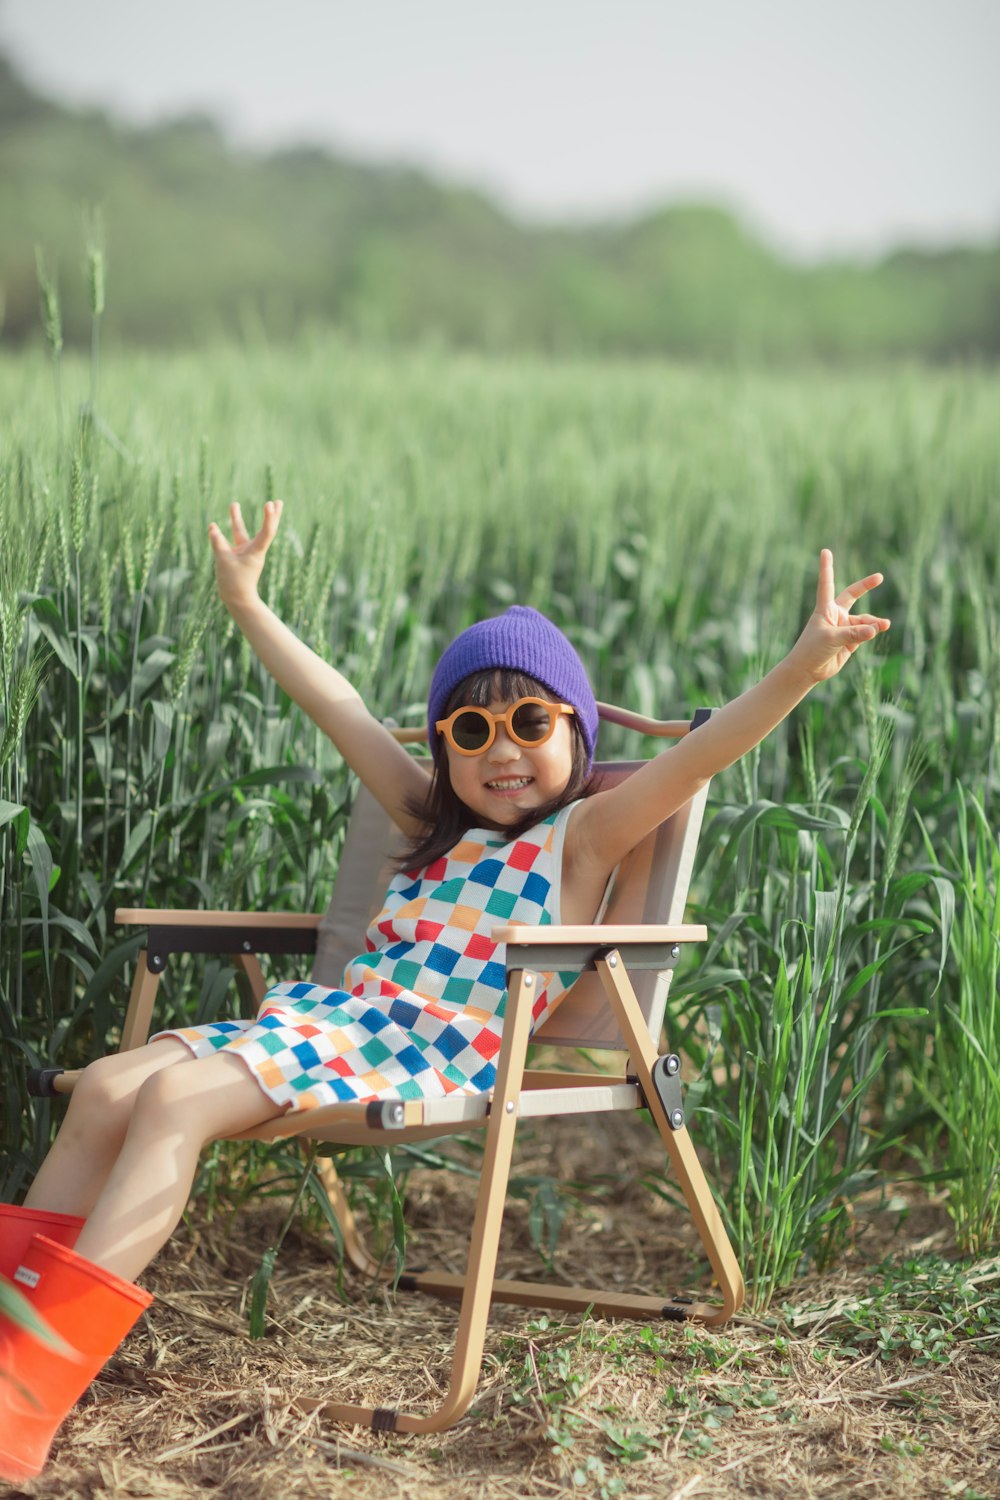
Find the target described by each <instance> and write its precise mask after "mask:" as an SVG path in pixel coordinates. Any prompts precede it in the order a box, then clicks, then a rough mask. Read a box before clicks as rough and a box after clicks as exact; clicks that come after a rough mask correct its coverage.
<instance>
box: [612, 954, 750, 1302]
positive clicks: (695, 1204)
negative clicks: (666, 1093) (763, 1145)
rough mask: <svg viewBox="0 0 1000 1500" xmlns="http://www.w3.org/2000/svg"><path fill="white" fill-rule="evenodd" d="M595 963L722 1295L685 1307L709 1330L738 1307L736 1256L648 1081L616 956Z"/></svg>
mask: <svg viewBox="0 0 1000 1500" xmlns="http://www.w3.org/2000/svg"><path fill="white" fill-rule="evenodd" d="M596 963H597V971H598V973H599V975H600V977H601V983H602V984H603V986H604V990H605V992H606V994H607V996H608V999H609V1000H610V1002H611V1004H612V1006H613V1007H614V1011H615V1016H616V1018H617V1020H618V1024H619V1026H620V1027H621V1032H622V1036H623V1037H624V1038H625V1042H626V1045H627V1047H628V1052H629V1058H630V1060H631V1064H632V1067H633V1068H634V1069H635V1072H636V1073H637V1075H638V1078H639V1084H640V1086H641V1088H642V1092H643V1094H644V1096H645V1099H646V1102H647V1104H648V1106H649V1112H650V1114H651V1115H652V1117H653V1119H654V1120H655V1121H656V1125H657V1128H658V1130H659V1132H660V1135H661V1137H662V1139H663V1144H664V1146H665V1147H666V1151H667V1155H668V1156H669V1157H670V1162H671V1165H672V1166H673V1169H674V1172H675V1173H676V1175H677V1179H678V1181H679V1183H680V1186H681V1189H682V1191H683V1193H684V1197H685V1200H686V1201H687V1205H688V1208H689V1209H690V1210H691V1217H692V1218H693V1219H694V1222H695V1225H696V1227H697V1230H698V1234H699V1235H700V1237H701V1242H702V1244H703V1246H704V1247H705V1253H706V1254H707V1256H708V1258H709V1261H710V1262H711V1266H712V1270H713V1271H714V1272H715V1276H716V1280H717V1281H718V1283H719V1289H720V1291H721V1293H722V1304H721V1306H717V1305H715V1306H713V1305H712V1304H710V1303H693V1304H692V1305H691V1306H690V1307H689V1308H688V1309H687V1315H688V1316H689V1317H692V1318H697V1319H698V1321H699V1322H703V1323H707V1324H709V1325H710V1326H713V1327H714V1326H716V1325H718V1324H720V1323H724V1322H725V1321H726V1320H727V1318H730V1317H732V1315H733V1313H735V1312H738V1311H739V1309H740V1308H741V1307H742V1305H743V1297H744V1286H743V1276H742V1273H741V1271H740V1268H739V1264H738V1263H737V1260H736V1256H735V1255H734V1254H733V1248H732V1246H731V1245H730V1243H729V1238H728V1236H727V1234H726V1231H725V1227H724V1225H723V1223H722V1219H721V1217H720V1215H719V1210H718V1209H717V1208H716V1206H715V1200H714V1199H713V1197H712V1193H711V1190H710V1188H709V1186H708V1183H707V1181H706V1180H705V1173H704V1171H703V1170H702V1165H701V1162H700V1161H699V1160H698V1155H697V1153H696V1151H695V1149H694V1145H693V1143H692V1141H691V1137H690V1135H689V1134H688V1132H687V1129H686V1127H685V1126H683V1125H682V1126H681V1127H680V1129H677V1130H675V1129H674V1127H673V1126H672V1125H671V1124H670V1121H669V1120H668V1118H667V1114H666V1111H665V1109H664V1108H663V1105H662V1104H661V1103H660V1099H659V1096H658V1094H657V1092H656V1088H655V1085H654V1083H653V1066H654V1064H655V1063H656V1059H657V1052H656V1048H655V1046H654V1045H653V1041H652V1038H651V1037H650V1035H649V1032H648V1030H647V1028H646V1024H645V1020H644V1018H643V1015H642V1011H641V1009H640V1008H639V1002H638V999H637V998H636V994H635V991H634V990H633V988H632V984H631V981H630V980H629V977H628V974H627V973H626V972H625V965H624V963H623V962H622V958H621V955H620V954H619V953H617V952H611V953H608V954H606V955H605V956H604V957H603V958H599V959H597V961H596Z"/></svg>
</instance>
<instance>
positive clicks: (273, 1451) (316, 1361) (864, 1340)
mask: <svg viewBox="0 0 1000 1500" xmlns="http://www.w3.org/2000/svg"><path fill="white" fill-rule="evenodd" d="M622 1162H627V1163H628V1170H627V1173H623V1171H622V1166H621V1164H622ZM556 1163H558V1164H559V1165H560V1166H562V1167H563V1168H564V1169H565V1170H567V1171H568V1172H569V1174H570V1175H571V1176H574V1175H575V1174H577V1173H578V1172H579V1173H581V1174H583V1173H584V1172H585V1171H586V1172H588V1173H593V1172H594V1171H595V1170H596V1173H597V1178H598V1180H599V1181H600V1182H602V1183H603V1188H602V1190H601V1191H600V1192H598V1193H597V1194H593V1193H591V1194H588V1195H584V1196H582V1197H581V1198H580V1199H579V1201H577V1202H576V1203H575V1204H574V1205H573V1206H572V1207H571V1209H570V1211H569V1213H568V1216H567V1219H566V1222H565V1223H564V1226H563V1232H562V1236H561V1239H560V1247H559V1252H558V1255H557V1258H556V1270H557V1274H558V1275H559V1276H560V1277H566V1278H568V1279H583V1278H586V1279H587V1280H588V1281H591V1280H592V1279H593V1278H595V1277H600V1276H604V1275H606V1276H607V1277H608V1278H609V1280H610V1281H612V1282H614V1283H617V1284H618V1285H620V1286H623V1287H625V1286H629V1287H635V1288H637V1289H641V1290H647V1291H657V1290H663V1289H664V1288H665V1287H669V1286H671V1285H676V1284H677V1281H678V1280H685V1281H688V1280H690V1279H691V1278H692V1276H693V1275H694V1274H695V1273H696V1270H697V1267H696V1264H695V1259H694V1256H693V1249H694V1243H695V1242H694V1236H693V1232H692V1229H691V1226H690V1224H689V1222H688V1221H687V1219H686V1216H685V1215H684V1214H682V1213H681V1212H680V1211H678V1210H675V1209H673V1208H671V1207H670V1206H669V1205H668V1204H666V1203H665V1202H664V1201H663V1200H661V1199H657V1198H654V1197H653V1196H652V1195H651V1194H649V1193H648V1192H645V1191H642V1190H640V1191H639V1192H638V1193H636V1192H635V1191H632V1190H631V1188H632V1180H633V1178H635V1177H638V1176H639V1175H641V1174H642V1173H643V1172H649V1171H655V1170H658V1166H659V1163H658V1158H657V1151H656V1143H655V1141H654V1140H653V1138H652V1136H651V1135H649V1136H646V1135H644V1134H641V1133H640V1136H639V1139H638V1144H637V1139H636V1135H635V1133H634V1125H633V1133H632V1134H630V1136H629V1137H628V1139H626V1138H625V1137H624V1136H623V1135H621V1134H620V1133H619V1130H618V1129H617V1128H615V1129H613V1130H612V1132H611V1133H605V1134H602V1135H601V1136H600V1137H599V1138H593V1137H590V1136H588V1135H586V1133H581V1132H580V1131H579V1127H578V1126H576V1125H573V1126H571V1127H570V1128H568V1129H566V1128H563V1129H560V1130H552V1129H550V1128H547V1129H546V1132H545V1136H544V1138H542V1137H541V1136H537V1137H535V1138H533V1139H529V1140H528V1142H527V1145H526V1149H525V1151H524V1153H523V1154H522V1158H521V1169H522V1170H523V1171H524V1172H527V1173H530V1172H538V1173H546V1172H550V1171H553V1170H554V1166H555V1164H556ZM471 1191H472V1186H471V1183H470V1179H468V1178H464V1177H461V1176H459V1175H457V1174H455V1173H450V1172H449V1173H442V1172H427V1171H424V1172H420V1173H414V1174H413V1175H412V1176H411V1178H410V1179H409V1183H408V1188H407V1204H408V1210H409V1216H410V1219H411V1222H412V1224H413V1226H414V1227H413V1232H412V1240H411V1256H410V1259H411V1262H412V1263H414V1264H419V1263H421V1262H426V1261H433V1260H435V1259H436V1258H439V1259H440V1261H443V1262H444V1263H445V1264H446V1265H447V1266H449V1267H450V1268H458V1265H459V1260H460V1255H461V1246H460V1245H459V1244H457V1243H456V1241H455V1239H454V1236H453V1235H452V1234H451V1233H450V1229H451V1227H452V1226H453V1225H454V1224H455V1223H456V1222H458V1221H459V1216H460V1214H461V1212H462V1211H464V1209H465V1207H466V1206H467V1205H466V1200H467V1199H468V1197H469V1194H470V1193H471ZM899 1202H900V1200H898V1199H897V1200H896V1206H895V1207H894V1208H893V1209H892V1210H888V1209H887V1208H886V1207H884V1206H882V1207H880V1206H879V1204H878V1202H877V1201H876V1200H874V1199H873V1200H872V1201H871V1202H870V1203H863V1204H859V1205H858V1209H857V1214H856V1236H855V1241H854V1244H853V1245H852V1246H851V1247H850V1248H849V1250H848V1251H847V1252H846V1254H845V1255H844V1256H843V1257H842V1260H841V1262H840V1264H839V1265H838V1266H837V1267H836V1269H834V1270H833V1271H832V1272H830V1273H828V1274H827V1275H825V1276H823V1277H817V1276H813V1277H811V1278H809V1279H807V1280H804V1281H803V1282H801V1283H799V1284H798V1285H796V1286H794V1287H792V1288H790V1289H788V1291H787V1293H786V1294H785V1296H784V1297H783V1298H781V1299H779V1300H778V1301H776V1303H775V1305H774V1307H773V1309H772V1311H771V1313H769V1314H768V1316H767V1317H766V1318H753V1317H741V1318H739V1319H736V1320H734V1322H733V1323H732V1324H731V1325H729V1326H728V1327H727V1328H725V1329H723V1330H720V1331H717V1332H709V1331H705V1330H700V1331H699V1330H697V1329H694V1328H693V1327H687V1328H684V1327H678V1326H677V1325H672V1324H663V1325H659V1326H657V1327H655V1328H654V1329H652V1330H649V1331H645V1330H643V1329H642V1328H640V1327H639V1326H637V1325H633V1324H626V1323H618V1324H612V1323H605V1322H590V1323H584V1324H582V1325H581V1323H580V1321H579V1320H572V1319H571V1320H568V1321H567V1322H565V1323H561V1322H559V1321H557V1320H552V1321H550V1322H548V1324H547V1326H546V1321H545V1320H544V1319H539V1318H538V1317H537V1316H536V1317H534V1318H533V1317H532V1316H531V1315H529V1314H527V1313H525V1312H523V1311H522V1310H518V1309H506V1310H505V1309H498V1310H497V1311H496V1312H495V1314H494V1317H493V1320H492V1322H491V1330H490V1335H489V1340H488V1345H487V1359H486V1366H485V1369H484V1374H483V1378H482V1381H481V1385H480V1388H479V1391H478V1393H477V1397H476V1400H475V1402H474V1405H473V1408H472V1411H471V1413H470V1414H469V1415H468V1416H467V1417H466V1418H465V1419H464V1420H463V1421H462V1422H461V1423H460V1424H459V1425H458V1426H457V1427H456V1428H454V1429H452V1430H451V1431H449V1432H447V1433H444V1434H441V1435H438V1436H430V1437H413V1436H409V1437H401V1436H380V1435H376V1434H373V1433H371V1432H368V1431H360V1430H346V1429H345V1430H339V1431H338V1430H337V1429H335V1428H333V1427H331V1426H329V1425H326V1426H322V1425H320V1424H319V1423H317V1421H316V1420H315V1419H314V1418H313V1417H310V1416H303V1415H302V1414H301V1413H300V1412H298V1411H296V1409H295V1407H294V1405H293V1403H294V1400H295V1398H296V1396H298V1395H319V1396H321V1395H324V1394H327V1395H329V1396H331V1397H332V1396H334V1395H347V1396H351V1395H353V1396H357V1397H360V1398H362V1399H365V1400H367V1401H370V1402H374V1403H376V1404H395V1403H397V1402H400V1401H402V1402H404V1403H405V1402H422V1401H427V1400H433V1399H434V1397H435V1395H436V1394H437V1392H438V1391H439V1390H440V1388H441V1385H442V1381H443V1379H444V1378H445V1376H446V1372H447V1363H448V1358H449V1354H450V1334H451V1330H452V1327H453V1322H454V1315H453V1312H452V1310H451V1309H450V1308H449V1307H448V1306H447V1305H444V1304H437V1303H434V1302H432V1301H430V1300H429V1299H421V1298H413V1297H409V1298H408V1297H405V1296H402V1295H401V1296H400V1298H399V1300H398V1301H396V1302H393V1301H392V1300H391V1298H389V1297H388V1296H387V1295H386V1294H385V1293H384V1292H378V1293H376V1294H375V1295H374V1296H369V1295H368V1294H367V1293H366V1289H365V1288H364V1286H362V1285H361V1283H360V1282H359V1280H358V1279H357V1278H352V1277H350V1276H345V1278H344V1280H343V1283H342V1287H339V1286H338V1273H337V1269H336V1265H335V1263H334V1262H333V1261H331V1260H330V1259H329V1258H328V1257H327V1255H326V1253H325V1249H324V1246H323V1244H322V1242H321V1241H320V1240H319V1239H318V1238H317V1237H316V1236H314V1235H311V1234H310V1233H308V1232H302V1233H297V1232H296V1231H294V1230H293V1232H292V1233H291V1234H290V1235H289V1237H288V1239H287V1240H286V1242H285V1246H284V1248H283V1250H282V1254H281V1258H280V1261H279V1266H278V1270H277V1272H276V1274H275V1278H274V1283H273V1287H272V1293H271V1298H270V1302H269V1307H268V1312H269V1321H268V1332H267V1336H266V1337H265V1338H263V1339H261V1340H259V1341H256V1342H251V1341H250V1340H249V1339H248V1337H247V1331H246V1330H247V1325H246V1318H245V1304H246V1297H247V1287H248V1282H249V1279H250V1277H251V1276H252V1274H253V1272H254V1270H255V1269H256V1267H257V1266H258V1264H259V1261H260V1256H261V1252H262V1250H263V1248H264V1247H265V1246H266V1245H267V1244H268V1243H269V1241H270V1239H271V1237H272V1236H273V1235H274V1233H275V1230H276V1227H277V1225H278V1224H279V1222H280V1218H281V1208H280V1205H278V1204H276V1203H274V1202H261V1203H259V1204H257V1205H251V1206H250V1207H249V1208H248V1209H246V1210H244V1211H243V1213H242V1214H241V1215H240V1216H239V1218H238V1219H236V1220H235V1221H234V1222H233V1223H232V1224H230V1225H227V1224H226V1222H225V1221H224V1219H223V1218H217V1219H216V1220H214V1221H213V1222H211V1223H208V1222H206V1221H205V1220H204V1219H201V1220H195V1221H194V1222H192V1223H189V1224H187V1225H186V1226H185V1227H184V1228H182V1230H181V1231H180V1232H179V1233H178V1235H177V1236H176V1238H175V1240H174V1241H173V1242H172V1244H171V1245H170V1246H169V1247H168V1249H167V1250H166V1251H165V1252H164V1254H163V1255H162V1256H161V1258H160V1260H159V1261H158V1262H157V1263H156V1265H155V1266H154V1267H153V1269H152V1270H151V1271H150V1272H149V1274H148V1276H147V1278H146V1280H147V1284H148V1285H149V1286H150V1288H151V1289H152V1290H153V1291H154V1292H155V1293H156V1297H157V1300H156V1302H155V1304H154V1306H153V1308H152V1309H151V1311H150V1312H149V1314H148V1315H146V1316H145V1317H144V1318H143V1319H142V1320H141V1322H140V1324H139V1325H138V1327H137V1329H136V1331H135V1333H134V1334H133V1335H132V1336H131V1338H130V1339H129V1341H128V1342H127V1344H126V1345H125V1347H124V1348H123V1350H122V1351H121V1353H120V1354H119V1355H118V1356H117V1357H116V1358H115V1360H114V1361H113V1362H112V1364H111V1365H110V1366H109V1367H108V1368H107V1370H106V1371H105V1373H104V1375H103V1376H102V1377H101V1379H100V1380H99V1381H98V1382H96V1383H95V1385H94V1386H93V1387H92V1388H91V1391H90V1393H89V1395H88V1396H87V1397H86V1398H85V1400H84V1402H83V1403H82V1404H81V1406H80V1407H79V1408H78V1410H77V1412H76V1413H75V1415H74V1416H73V1417H72V1419H71V1420H70V1421H69V1422H68V1424H67V1425H66V1427H65V1428H64V1430H63V1432H62V1434H61V1435H60V1437H59V1438H58V1440H57V1443H56V1446H55V1450H54V1454H53V1458H52V1461H51V1464H50V1466H49V1468H48V1470H47V1471H46V1473H45V1475H44V1476H43V1477H42V1478H41V1479H40V1480H38V1481H35V1482H34V1484H32V1485H29V1486H27V1487H26V1488H24V1489H22V1490H12V1491H8V1492H7V1493H9V1494H15V1495H31V1496H34V1495H37V1496H44V1497H47V1500H55V1497H59V1500H146V1497H150V1500H152V1497H156V1500H161V1497H162V1500H185V1497H189V1496H194V1495H206V1494H210V1495H218V1496H226V1497H228V1496H233V1497H236V1496H239V1497H240V1500H314V1497H315V1500H320V1497H323V1500H338V1497H341V1496H343V1497H346V1496H351V1497H352V1500H353V1497H358V1496H364V1497H366V1500H368V1497H370V1500H415V1497H418V1496H429V1495H434V1496H435V1497H440V1500H480V1497H483V1500H485V1497H491V1500H492V1497H497V1500H500V1497H503V1500H522V1497H524V1500H527V1497H531V1500H536V1497H537V1500H547V1497H551V1496H559V1495H571V1494H573V1495H587V1496H597V1497H605V1496H607V1497H611V1496H619V1495H620V1496H624V1497H631V1500H639V1497H644V1496H649V1497H651V1500H652V1497H656V1500H661V1497H662V1500H666V1497H677V1500H680V1497H682V1496H683V1497H685V1500H687V1497H691V1500H696V1497H697V1500H711V1497H719V1500H721V1497H731V1496H737V1495H740V1496H744V1495H752V1496H781V1497H790V1500H791V1497H794V1500H807V1497H813V1496H815V1497H821V1496H822V1497H842V1496H852V1497H853V1496H858V1497H862V1496H864V1497H872V1500H883V1497H886V1496H890V1495H891V1496H893V1497H894V1500H908V1497H911V1496H912V1497H917V1496H919V1497H921V1500H927V1497H934V1496H942V1497H943V1496H956V1497H957V1496H962V1497H965V1500H973V1497H987V1496H996V1495H1000V1479H998V1474H1000V1410H998V1402H997V1398H998V1392H1000V1381H998V1374H1000V1365H998V1361H997V1356H998V1352H1000V1347H998V1346H1000V1340H998V1339H997V1337H996V1328H995V1324H996V1317H995V1314H994V1313H992V1312H991V1313H990V1315H989V1317H990V1321H991V1322H992V1323H993V1324H994V1331H993V1333H992V1334H989V1335H988V1336H986V1337H983V1338H980V1339H963V1340H959V1341H957V1342H956V1343H955V1344H954V1345H953V1346H951V1349H950V1357H949V1358H948V1362H947V1363H944V1364H942V1363H935V1362H926V1361H922V1360H921V1357H920V1353H919V1350H915V1349H914V1347H913V1341H912V1339H911V1341H910V1343H909V1344H907V1341H906V1339H905V1338H904V1339H902V1340H901V1344H902V1347H900V1348H898V1349H897V1350H896V1351H895V1352H892V1353H887V1352H885V1351H884V1350H883V1351H879V1349H878V1347H877V1341H876V1336H875V1334H874V1333H872V1334H871V1335H868V1336H865V1337H861V1338H860V1340H859V1341H855V1342H852V1340H851V1339H850V1338H848V1337H846V1336H845V1335H844V1324H843V1319H842V1318H841V1319H840V1321H839V1322H838V1308H843V1306H844V1305H845V1304H846V1305H847V1306H851V1305H854V1304H855V1302H856V1299H859V1298H862V1299H863V1298H864V1297H865V1296H866V1294H867V1293H868V1291H869V1290H870V1287H871V1282H872V1275H873V1271H872V1267H873V1266H874V1265H875V1263H877V1262H879V1261H882V1260H883V1258H884V1257H886V1256H890V1255H891V1256H892V1257H893V1258H894V1260H895V1259H899V1260H902V1259H903V1258H905V1257H906V1256H923V1257H927V1256H930V1255H932V1254H937V1255H943V1256H945V1257H947V1254H948V1251H949V1246H950V1243H951V1237H950V1229H949V1223H948V1219H947V1216H946V1214H945V1212H944V1209H943V1207H942V1206H941V1205H940V1204H935V1203H933V1202H930V1201H928V1200H926V1199H925V1198H924V1197H922V1196H912V1197H911V1200H910V1207H909V1211H908V1212H901V1211H900V1207H899ZM503 1254H504V1260H505V1265H506V1266H507V1267H508V1268H510V1269H511V1270H513V1271H514V1272H515V1273H517V1272H520V1273H522V1274H528V1275H537V1274H538V1255H537V1252H536V1251H535V1250H534V1248H533V1247H532V1244H531V1239H530V1235H529V1232H528V1217H527V1210H526V1208H525V1206H524V1204H523V1203H515V1204H514V1205H513V1206H512V1207H511V1209H510V1212H509V1214H508V1220H507V1227H506V1229H505V1241H504V1251H503ZM970 1274H971V1275H972V1277H973V1280H974V1282H975V1285H976V1286H977V1287H979V1288H981V1291H982V1298H983V1301H984V1303H986V1302H988V1301H989V1299H990V1298H992V1299H993V1306H994V1308H995V1306H996V1298H997V1293H998V1289H1000V1262H997V1261H993V1262H991V1263H983V1264H982V1265H980V1266H979V1267H977V1268H975V1270H974V1271H973V1272H971V1273H970ZM820 1308H826V1309H827V1310H826V1311H825V1312H819V1311H818V1310H819V1309H820ZM838 1327H839V1328H840V1330H841V1332H840V1335H839V1336H833V1334H832V1330H835V1329H837V1328H838ZM854 1332H855V1333H856V1332H857V1329H856V1328H855V1329H854ZM889 1342H891V1341H889Z"/></svg>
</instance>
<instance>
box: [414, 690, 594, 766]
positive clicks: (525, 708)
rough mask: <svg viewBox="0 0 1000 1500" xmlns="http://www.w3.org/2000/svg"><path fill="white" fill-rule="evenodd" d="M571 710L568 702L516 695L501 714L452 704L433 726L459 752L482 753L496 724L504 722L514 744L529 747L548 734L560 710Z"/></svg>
mask: <svg viewBox="0 0 1000 1500" xmlns="http://www.w3.org/2000/svg"><path fill="white" fill-rule="evenodd" d="M575 712H576V710H575V709H574V708H572V707H571V706H570V704H568V703H550V702H549V701H548V700H547V699H546V698H518V700H517V702H516V703H512V704H511V705H510V707H509V708H505V709H504V711H503V713H502V714H494V713H491V712H490V710H489V709H488V708H473V707H469V708H456V709H455V712H454V713H453V714H449V715H448V717H447V718H446V719H438V721H437V723H436V724H435V726H434V728H435V729H436V730H437V732H438V734H443V735H444V737H445V739H446V740H447V741H448V744H449V745H450V746H451V747H452V749H453V750H457V752H458V754H459V755H482V754H483V753H484V752H485V751H486V750H488V749H489V748H490V746H491V745H492V743H493V741H494V740H495V739H496V737H497V725H498V724H502V725H503V726H504V728H505V729H506V731H507V733H508V735H509V736H510V738H511V739H512V740H513V741H514V744H515V745H524V746H526V747H527V748H528V749H529V750H530V749H532V748H533V747H534V746H536V745H544V744H545V741H546V740H549V739H551V738H552V736H553V734H554V733H555V728H556V723H557V721H558V719H559V716H560V714H572V713H575Z"/></svg>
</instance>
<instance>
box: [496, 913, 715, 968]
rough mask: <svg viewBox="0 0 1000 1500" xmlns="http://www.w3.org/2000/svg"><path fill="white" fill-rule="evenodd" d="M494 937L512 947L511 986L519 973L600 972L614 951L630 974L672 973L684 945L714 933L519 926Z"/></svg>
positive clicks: (647, 928)
mask: <svg viewBox="0 0 1000 1500" xmlns="http://www.w3.org/2000/svg"><path fill="white" fill-rule="evenodd" d="M491 936H492V937H493V938H494V940H495V941H496V942H501V943H504V944H505V946H506V964H507V977H508V982H509V980H510V975H511V974H513V973H515V972H516V971H518V970H519V969H532V970H534V971H535V972H536V973H546V972H548V971H550V970H557V971H560V972H570V973H572V972H574V971H576V972H579V973H582V972H583V971H584V970H585V969H593V968H595V967H596V961H597V959H599V958H601V957H602V956H603V955H604V954H606V953H607V952H608V951H609V950H610V949H615V950H616V951H617V952H619V953H620V954H621V956H622V959H623V961H624V963H625V966H626V968H628V969H651V970H654V971H656V972H658V973H664V972H666V970H668V969H672V968H673V967H674V965H675V964H676V962H677V959H678V957H679V955H680V951H681V944H682V943H699V942H704V941H705V939H706V938H707V936H708V930H707V928H705V927H701V926H681V925H676V924H674V925H671V926H656V925H653V924H643V925H642V926H631V925H629V926H626V925H625V924H620V925H616V924H614V923H609V924H608V925H607V926H597V925H592V926H586V927H561V926H560V927H528V926H521V925H519V924H517V923H515V924H513V925H512V926H509V927H494V928H493V931H492V934H491Z"/></svg>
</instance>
